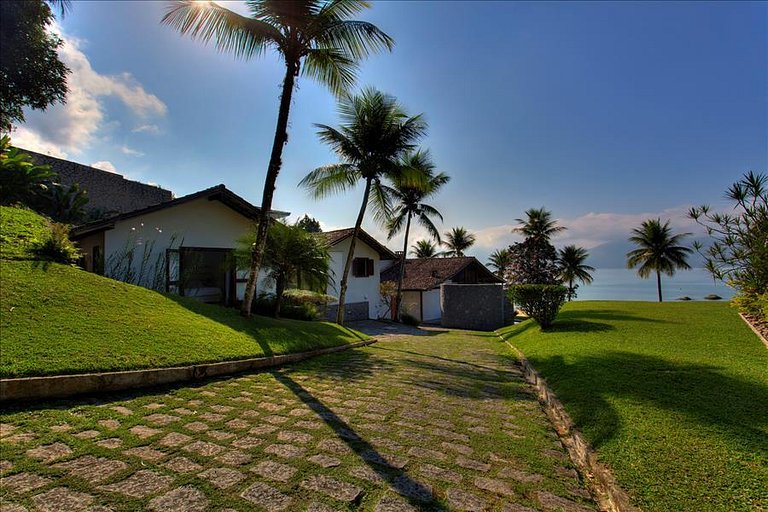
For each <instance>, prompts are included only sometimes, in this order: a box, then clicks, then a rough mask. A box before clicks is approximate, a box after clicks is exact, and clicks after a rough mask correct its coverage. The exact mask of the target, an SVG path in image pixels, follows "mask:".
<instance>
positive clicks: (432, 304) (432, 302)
mask: <svg viewBox="0 0 768 512" xmlns="http://www.w3.org/2000/svg"><path fill="white" fill-rule="evenodd" d="M421 297H422V299H421V300H422V307H423V308H424V318H422V320H427V321H430V320H439V319H440V318H441V317H442V316H443V312H442V310H441V308H440V288H434V289H432V290H427V291H425V292H422V294H421Z"/></svg>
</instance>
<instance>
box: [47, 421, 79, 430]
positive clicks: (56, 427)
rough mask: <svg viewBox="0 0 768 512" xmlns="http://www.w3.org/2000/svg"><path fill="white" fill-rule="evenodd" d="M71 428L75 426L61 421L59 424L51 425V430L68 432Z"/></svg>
mask: <svg viewBox="0 0 768 512" xmlns="http://www.w3.org/2000/svg"><path fill="white" fill-rule="evenodd" d="M73 428H75V427H73V426H72V425H69V424H68V423H62V424H61V425H53V426H52V427H51V432H69V431H70V430H72V429H73Z"/></svg>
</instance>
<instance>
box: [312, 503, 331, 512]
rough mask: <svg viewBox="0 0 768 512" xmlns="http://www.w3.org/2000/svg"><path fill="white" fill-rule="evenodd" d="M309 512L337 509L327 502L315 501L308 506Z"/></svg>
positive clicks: (324, 511) (327, 511)
mask: <svg viewBox="0 0 768 512" xmlns="http://www.w3.org/2000/svg"><path fill="white" fill-rule="evenodd" d="M307 512H337V510H336V509H335V508H333V507H331V506H329V505H326V504H325V503H320V502H319V501H313V502H312V503H310V504H309V505H308V506H307Z"/></svg>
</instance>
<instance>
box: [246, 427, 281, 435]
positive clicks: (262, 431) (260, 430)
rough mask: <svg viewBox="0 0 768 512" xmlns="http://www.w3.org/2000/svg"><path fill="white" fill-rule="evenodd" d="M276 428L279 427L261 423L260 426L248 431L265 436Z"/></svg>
mask: <svg viewBox="0 0 768 512" xmlns="http://www.w3.org/2000/svg"><path fill="white" fill-rule="evenodd" d="M275 430H277V427H275V426H274V425H259V426H258V427H253V428H252V429H251V430H249V431H248V433H249V434H253V435H256V436H263V435H267V434H271V433H272V432H274V431H275Z"/></svg>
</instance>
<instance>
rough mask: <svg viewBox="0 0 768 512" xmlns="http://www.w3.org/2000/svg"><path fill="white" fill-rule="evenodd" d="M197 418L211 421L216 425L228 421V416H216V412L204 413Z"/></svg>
mask: <svg viewBox="0 0 768 512" xmlns="http://www.w3.org/2000/svg"><path fill="white" fill-rule="evenodd" d="M197 417H198V418H200V419H201V420H203V421H210V422H211V423H216V422H219V421H222V420H224V419H226V416H224V415H223V414H216V413H215V412H204V413H202V414H198V415H197Z"/></svg>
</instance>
